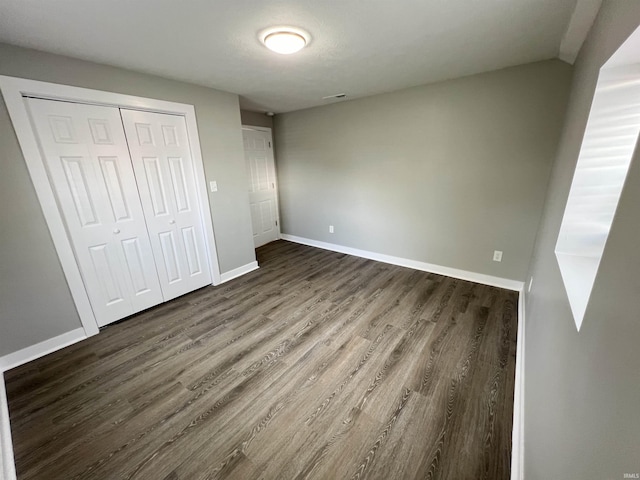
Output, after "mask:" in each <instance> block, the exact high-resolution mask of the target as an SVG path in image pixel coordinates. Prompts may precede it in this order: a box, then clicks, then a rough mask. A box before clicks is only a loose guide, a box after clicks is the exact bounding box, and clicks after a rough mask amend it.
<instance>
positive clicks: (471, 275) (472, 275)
mask: <svg viewBox="0 0 640 480" xmlns="http://www.w3.org/2000/svg"><path fill="white" fill-rule="evenodd" d="M281 238H282V239H283V240H288V241H290V242H294V243H300V244H302V245H309V246H310V247H317V248H323V249H325V250H331V251H333V252H339V253H346V254H347V255H354V256H356V257H362V258H368V259H369V260H376V261H378V262H383V263H390V264H392V265H398V266H400V267H407V268H413V269H414V270H421V271H423V272H429V273H436V274H438V275H445V276H447V277H453V278H459V279H460V280H467V281H470V282H476V283H481V284H483V285H490V286H492V287H498V288H505V289H507V290H515V291H521V290H522V288H523V287H524V283H523V282H520V281H518V280H511V279H508V278H501V277H494V276H491V275H485V274H484V273H476V272H469V271H467V270H460V269H457V268H451V267H444V266H442V265H435V264H433V263H426V262H420V261H418V260H410V259H408V258H401V257H394V256H392V255H385V254H382V253H375V252H369V251H366V250H360V249H357V248H351V247H344V246H342V245H336V244H333V243H327V242H320V241H318V240H311V239H309V238H303V237H298V236H295V235H288V234H286V233H283V234H282V235H281Z"/></svg>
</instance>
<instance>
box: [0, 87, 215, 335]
mask: <svg viewBox="0 0 640 480" xmlns="http://www.w3.org/2000/svg"><path fill="white" fill-rule="evenodd" d="M0 91H1V92H2V95H3V97H4V100H5V104H6V105H7V110H8V112H9V116H10V117H11V122H12V123H13V127H14V129H15V132H16V136H17V137H18V142H19V143H20V148H21V149H22V153H23V155H24V159H25V162H26V164H27V169H28V170H29V174H30V176H31V180H32V182H33V185H34V187H35V190H36V195H37V196H38V200H39V202H40V206H41V208H42V212H43V213H44V216H45V220H46V222H47V226H48V228H49V231H50V232H51V237H52V239H53V244H54V246H55V249H56V252H57V253H58V257H59V259H60V263H61V264H62V270H63V271H64V274H65V277H66V279H67V283H68V284H69V290H70V291H71V296H72V298H73V301H74V303H75V306H76V309H77V310H78V315H79V316H80V321H81V322H82V327H83V328H84V332H85V334H86V336H91V335H95V334H97V333H98V331H99V329H98V323H97V321H96V318H95V315H94V313H93V309H92V308H91V304H90V302H89V297H88V295H87V292H86V289H85V286H84V283H83V281H82V276H81V274H80V270H79V268H78V265H77V263H76V259H75V255H74V253H73V248H72V246H71V242H70V240H69V237H68V236H67V233H66V229H65V226H64V221H63V219H62V216H61V214H60V212H59V210H58V207H57V202H56V197H55V195H54V193H53V189H52V188H51V184H50V183H49V179H48V177H47V172H46V168H45V166H44V164H43V161H42V156H41V153H40V147H39V145H38V141H37V139H36V136H35V134H34V132H33V129H32V126H31V120H30V118H29V113H28V110H27V106H26V103H25V101H24V97H27V96H30V97H38V98H45V99H51V100H63V101H71V102H75V103H86V104H91V105H103V106H111V107H118V108H128V109H135V110H144V111H150V112H156V113H169V114H173V115H181V116H183V117H185V121H186V123H187V133H188V135H189V146H190V148H191V154H192V155H193V159H194V165H195V173H196V182H197V189H198V200H199V203H200V210H201V218H202V221H203V224H204V231H205V241H206V244H207V257H208V263H209V268H210V270H211V278H212V280H213V284H214V285H217V284H219V283H220V281H221V280H220V267H219V262H218V257H217V250H216V245H215V237H214V232H213V221H212V219H211V208H210V205H209V199H208V196H207V188H206V180H205V174H204V166H203V163H202V152H201V151H200V139H199V137H198V128H197V124H196V114H195V108H194V107H193V105H187V104H182V103H175V102H167V101H164V100H155V99H150V98H142V97H135V96H131V95H123V94H119V93H112V92H103V91H99V90H91V89H87V88H80V87H73V86H68V85H59V84H55V83H48V82H39V81H35V80H28V79H24V78H16V77H7V76H2V75H0Z"/></svg>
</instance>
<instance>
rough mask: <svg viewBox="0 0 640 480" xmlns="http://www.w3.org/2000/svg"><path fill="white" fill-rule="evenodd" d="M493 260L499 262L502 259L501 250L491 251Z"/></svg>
mask: <svg viewBox="0 0 640 480" xmlns="http://www.w3.org/2000/svg"><path fill="white" fill-rule="evenodd" d="M493 261H494V262H501V261H502V252H501V251H500V250H494V251H493Z"/></svg>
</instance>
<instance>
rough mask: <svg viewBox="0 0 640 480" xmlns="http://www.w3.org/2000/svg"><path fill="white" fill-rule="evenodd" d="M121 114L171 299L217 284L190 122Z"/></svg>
mask: <svg viewBox="0 0 640 480" xmlns="http://www.w3.org/2000/svg"><path fill="white" fill-rule="evenodd" d="M121 115H122V119H123V123H124V128H125V132H126V135H127V140H128V143H129V150H130V152H131V159H132V161H133V168H134V172H135V176H136V180H137V182H138V189H139V191H140V198H141V201H142V206H143V208H144V211H145V216H146V219H147V226H148V228H149V234H150V238H151V244H152V247H153V249H154V255H155V259H156V265H157V269H158V273H159V276H160V283H161V285H162V290H163V293H164V297H165V300H167V299H169V298H175V297H177V296H179V295H183V294H185V293H187V292H190V291H192V290H195V289H196V288H200V287H203V286H205V285H209V284H211V274H210V272H209V269H208V267H207V252H206V244H205V240H204V231H203V227H202V220H201V216H200V214H201V212H200V208H199V204H198V198H197V187H196V179H195V172H194V166H193V159H192V156H191V151H190V149H189V142H188V137H187V127H186V123H185V120H184V118H183V117H181V116H178V115H166V114H158V113H149V112H140V111H134V110H124V109H122V110H121Z"/></svg>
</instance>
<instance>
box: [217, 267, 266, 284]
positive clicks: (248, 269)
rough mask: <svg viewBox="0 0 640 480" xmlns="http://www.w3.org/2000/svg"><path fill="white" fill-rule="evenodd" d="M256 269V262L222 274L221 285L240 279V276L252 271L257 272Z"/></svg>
mask: <svg viewBox="0 0 640 480" xmlns="http://www.w3.org/2000/svg"><path fill="white" fill-rule="evenodd" d="M258 268H260V267H258V262H251V263H247V264H246V265H243V266H241V267H238V268H234V269H233V270H229V271H228V272H224V273H223V274H222V275H221V277H222V278H221V283H225V282H228V281H230V280H233V279H234V278H238V277H241V276H242V275H244V274H246V273H249V272H253V271H254V270H257V269H258Z"/></svg>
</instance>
